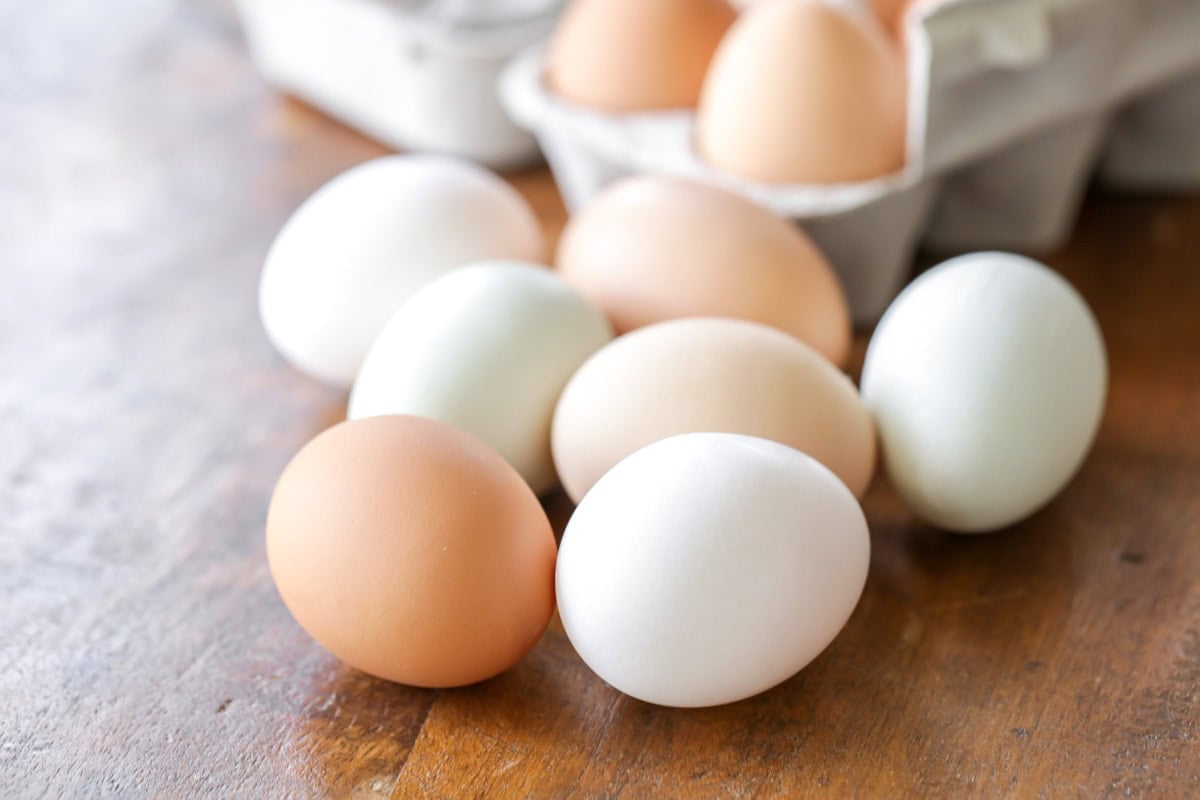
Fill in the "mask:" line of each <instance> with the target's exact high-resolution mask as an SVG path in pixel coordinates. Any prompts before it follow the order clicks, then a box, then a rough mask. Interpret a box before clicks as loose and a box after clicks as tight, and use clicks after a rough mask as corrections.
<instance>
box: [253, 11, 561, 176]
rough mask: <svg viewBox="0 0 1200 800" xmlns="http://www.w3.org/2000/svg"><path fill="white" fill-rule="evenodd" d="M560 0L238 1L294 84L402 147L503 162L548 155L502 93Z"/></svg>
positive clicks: (281, 82)
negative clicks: (510, 64) (507, 107)
mask: <svg viewBox="0 0 1200 800" xmlns="http://www.w3.org/2000/svg"><path fill="white" fill-rule="evenodd" d="M561 5H562V0H238V6H239V11H240V15H241V18H242V22H243V26H244V28H245V32H246V37H247V40H248V43H249V45H250V51H251V54H252V56H253V58H254V60H255V62H256V63H257V65H258V67H259V69H260V70H261V71H262V73H263V74H264V75H265V76H266V77H267V78H268V79H269V80H271V81H272V82H273V83H275V84H276V85H278V86H280V87H281V88H283V89H284V90H286V91H288V92H290V93H293V94H295V95H296V96H298V97H300V98H302V99H304V100H305V101H307V102H310V103H312V104H313V105H314V106H316V107H318V108H320V109H322V110H323V111H325V112H327V113H329V114H331V115H332V116H334V117H336V118H338V119H340V120H341V121H343V122H345V123H347V124H349V125H351V126H352V127H355V128H357V129H359V130H361V131H362V132H364V133H366V134H368V135H369V136H372V137H373V138H375V139H378V140H379V141H381V142H383V143H384V144H387V145H390V146H392V147H397V148H401V149H415V150H429V151H435V152H441V153H447V154H450V155H456V156H462V157H465V158H470V159H472V160H475V161H479V162H481V163H484V164H487V165H489V166H492V167H497V168H504V167H514V166H520V165H524V164H527V163H529V162H531V161H533V160H536V158H537V156H538V150H537V143H536V142H535V141H534V138H533V137H532V136H531V135H530V134H529V133H528V132H527V131H525V130H524V129H523V128H521V127H518V126H517V125H515V124H514V123H513V122H512V120H511V119H510V118H509V116H508V114H507V113H506V112H505V111H504V109H503V108H502V107H501V105H500V102H499V100H498V98H497V96H496V82H497V80H498V77H499V75H500V72H501V70H502V68H503V66H504V64H505V63H506V62H507V61H508V60H509V59H510V58H511V57H512V56H513V55H514V54H515V53H517V52H518V51H520V50H521V49H523V48H525V47H527V46H529V45H530V44H531V43H533V42H536V41H538V40H540V39H542V38H544V37H545V36H546V35H548V33H549V32H550V31H551V30H552V28H553V26H554V21H555V18H556V16H557V13H558V11H559V8H560V6H561Z"/></svg>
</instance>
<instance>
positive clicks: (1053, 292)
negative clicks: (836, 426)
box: [862, 253, 1108, 533]
mask: <svg viewBox="0 0 1200 800" xmlns="http://www.w3.org/2000/svg"><path fill="white" fill-rule="evenodd" d="M1107 372H1108V370H1107V360H1106V358H1105V353H1104V341H1103V338H1102V336H1101V333H1100V328H1099V326H1098V325H1097V323H1096V320H1095V318H1094V317H1093V316H1092V313H1091V311H1090V310H1089V309H1088V306H1087V304H1086V303H1085V302H1084V300H1083V299H1082V298H1081V297H1080V296H1079V294H1078V292H1076V291H1075V290H1074V289H1073V288H1072V287H1071V285H1070V284H1068V283H1067V282H1066V281H1065V280H1063V279H1062V278H1061V277H1060V276H1059V275H1057V274H1056V273H1054V272H1052V271H1050V270H1049V269H1047V268H1046V267H1044V266H1042V265H1041V264H1039V263H1037V262H1036V261H1033V260H1031V259H1028V258H1024V257H1021V256H1016V255H1011V254H1007V253H975V254H971V255H966V256H962V257H959V258H955V259H952V260H950V261H947V262H946V263H944V264H942V265H940V266H938V267H935V268H934V269H931V270H929V271H928V272H926V273H925V274H923V275H922V276H921V277H919V278H918V279H917V280H916V281H914V282H913V283H912V284H911V285H910V286H909V287H908V288H907V289H905V290H904V292H902V293H901V294H900V296H899V297H897V298H896V300H895V301H894V302H893V303H892V305H891V307H890V308H889V309H888V310H887V312H886V313H885V314H884V316H883V318H882V320H880V322H879V326H878V328H876V330H875V333H874V335H873V336H872V337H871V342H870V345H869V347H868V350H867V356H866V363H865V365H864V367H863V378H862V394H863V399H864V401H865V402H866V404H867V406H868V408H870V410H871V412H872V414H874V416H875V421H876V424H877V425H878V428H879V436H880V440H881V444H882V449H883V455H884V460H885V463H886V465H887V471H888V474H889V476H890V477H891V481H892V483H893V484H894V485H895V487H896V490H897V491H898V492H899V493H900V495H901V496H902V497H903V498H904V500H905V501H906V502H907V503H908V505H909V506H910V507H911V508H912V509H913V510H914V511H916V512H917V513H918V514H919V515H920V516H922V517H924V518H925V519H926V520H928V521H929V522H931V523H933V524H934V525H937V526H939V527H942V528H945V529H947V530H951V531H958V532H961V533H976V532H982V531H990V530H995V529H997V528H1002V527H1004V526H1007V525H1011V524H1012V523H1014V522H1017V521H1018V520H1020V519H1022V518H1024V517H1026V516H1028V515H1029V514H1031V513H1033V512H1034V511H1036V510H1037V509H1038V508H1040V507H1041V506H1043V505H1045V504H1046V503H1047V502H1049V501H1050V500H1051V499H1052V498H1053V497H1054V496H1055V495H1056V494H1058V493H1059V492H1060V491H1061V490H1062V488H1063V487H1064V486H1065V485H1066V484H1067V482H1068V481H1069V480H1070V479H1071V476H1072V475H1074V473H1075V472H1076V470H1078V468H1079V466H1080V464H1081V462H1082V461H1083V459H1084V457H1085V455H1086V454H1087V451H1088V449H1089V448H1090V447H1091V443H1092V441H1093V439H1094V438H1095V435H1096V431H1097V428H1098V427H1099V424H1100V419H1101V416H1102V415H1103V411H1104V398H1105V394H1106V386H1107Z"/></svg>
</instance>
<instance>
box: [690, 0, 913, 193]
mask: <svg viewBox="0 0 1200 800" xmlns="http://www.w3.org/2000/svg"><path fill="white" fill-rule="evenodd" d="M695 139H696V141H695V144H696V148H697V151H698V153H699V155H700V156H701V157H702V158H704V159H705V160H707V161H709V162H711V163H712V164H713V165H715V166H717V167H719V168H720V169H722V170H725V171H727V172H729V173H731V174H733V175H736V176H739V177H742V178H747V179H751V180H756V181H763V182H767V183H818V184H820V183H845V182H852V181H865V180H869V179H872V178H878V177H880V176H883V175H888V174H891V173H894V172H896V171H898V170H900V169H901V168H902V167H903V165H904V141H905V77H904V68H903V65H902V63H901V61H900V57H899V54H898V53H897V51H896V49H895V47H894V46H893V45H892V44H891V42H890V41H889V40H888V39H887V37H886V35H885V34H884V33H883V31H882V30H881V29H878V26H877V25H875V24H873V23H872V24H867V23H866V22H865V21H863V20H859V19H856V18H855V17H854V16H852V15H851V14H848V13H847V12H845V11H842V10H840V9H837V8H834V7H832V6H830V5H828V4H826V3H823V2H820V0H774V1H773V2H769V3H762V4H757V5H754V6H753V7H751V8H750V9H748V10H747V11H745V12H743V13H742V15H741V17H740V18H739V20H738V22H737V23H736V24H735V25H734V26H733V27H732V28H731V29H730V31H729V33H728V35H726V37H725V38H724V40H723V41H722V42H721V46H720V48H718V50H717V53H716V55H715V56H714V57H713V62H712V66H711V67H710V68H709V71H708V76H707V78H706V80H705V82H704V89H703V92H702V94H701V98H700V103H699V107H698V109H697V116H696V128H695Z"/></svg>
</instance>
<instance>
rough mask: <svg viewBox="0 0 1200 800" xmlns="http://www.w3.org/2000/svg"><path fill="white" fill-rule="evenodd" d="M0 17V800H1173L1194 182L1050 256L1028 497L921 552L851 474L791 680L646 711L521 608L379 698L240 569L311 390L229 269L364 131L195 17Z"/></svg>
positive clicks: (1195, 383) (1193, 326)
mask: <svg viewBox="0 0 1200 800" xmlns="http://www.w3.org/2000/svg"><path fill="white" fill-rule="evenodd" d="M0 21H3V22H4V23H5V24H4V25H3V26H0V144H2V145H3V146H2V147H0V279H2V280H0V715H2V716H0V797H4V798H20V797H26V796H43V795H48V796H66V797H81V796H106V797H143V796H166V797H193V796H205V797H317V796H336V797H377V796H393V797H416V796H428V797H452V796H453V797H464V796H481V795H490V796H497V795H506V796H533V797H566V796H578V797H600V796H605V797H651V796H654V797H672V796H679V797H683V796H772V795H786V796H805V795H813V796H844V795H851V794H857V795H858V796H863V797H899V796H914V797H917V796H922V797H932V796H950V797H963V796H983V797H995V796H1005V795H1010V796H1019V797H1039V796H1044V797H1097V796H1113V797H1124V796H1156V797H1188V796H1192V797H1194V796H1200V742H1198V741H1197V736H1198V733H1200V732H1198V729H1197V728H1198V721H1200V706H1198V704H1200V685H1198V683H1200V584H1197V576H1198V575H1200V491H1198V490H1200V200H1198V199H1196V198H1190V199H1188V198H1175V199H1172V198H1166V197H1161V198H1160V197H1141V198H1134V197H1117V196H1107V195H1101V194H1096V195H1093V196H1092V197H1091V198H1090V199H1089V201H1088V204H1087V207H1086V209H1085V211H1084V214H1083V218H1082V221H1081V223H1080V227H1079V230H1078V233H1077V235H1076V237H1075V239H1074V241H1073V242H1072V244H1071V245H1070V246H1069V247H1068V248H1067V249H1066V250H1064V251H1063V252H1062V253H1060V254H1058V255H1057V256H1055V257H1053V258H1052V259H1051V262H1052V263H1053V264H1054V265H1055V266H1056V267H1058V268H1060V269H1061V270H1062V271H1063V272H1064V273H1065V274H1066V275H1067V276H1068V278H1069V279H1070V280H1071V281H1072V282H1073V283H1074V284H1075V285H1076V286H1077V287H1079V289H1080V290H1081V291H1082V293H1083V294H1084V296H1085V297H1086V298H1087V299H1088V300H1089V301H1090V302H1091V303H1092V305H1093V306H1094V308H1095V310H1096V313H1097V315H1098V317H1099V319H1100V322H1101V325H1102V326H1103V329H1104V331H1105V333H1106V335H1107V339H1108V345H1109V353H1110V358H1111V367H1112V385H1111V396H1110V402H1109V406H1108V412H1107V414H1106V417H1105V420H1104V424H1103V428H1102V430H1101V434H1100V438H1099V442H1098V444H1097V446H1096V449H1095V451H1094V453H1093V454H1092V456H1091V458H1090V459H1089V460H1088V461H1087V463H1086V465H1085V466H1084V468H1083V470H1082V472H1081V473H1080V475H1079V476H1078V477H1077V479H1076V480H1075V481H1074V482H1073V483H1072V484H1071V485H1070V487H1069V489H1068V490H1067V491H1066V493H1065V494H1063V495H1062V497H1061V498H1059V499H1058V500H1057V501H1056V502H1055V503H1053V505H1051V506H1050V507H1049V508H1047V509H1046V510H1045V511H1043V512H1042V513H1039V514H1038V515H1036V516H1035V517H1034V518H1032V519H1031V520H1029V521H1028V522H1026V523H1024V524H1022V525H1019V526H1018V527H1016V528H1014V529H1012V530H1009V531H1007V532H1004V533H1001V534H997V535H992V536H985V537H978V538H958V537H953V536H947V535H943V534H940V533H938V532H935V531H932V530H928V529H925V528H923V527H922V526H920V525H919V524H917V523H915V522H914V521H913V520H912V519H911V518H910V516H909V515H908V513H907V512H906V511H905V510H904V508H903V507H902V506H901V505H900V504H899V503H898V501H897V500H896V498H895V497H894V495H893V494H892V492H891V491H890V490H889V489H888V487H887V485H886V482H885V481H884V480H882V479H880V480H877V481H876V485H875V486H874V487H873V489H872V490H871V492H870V493H869V495H868V496H867V498H866V502H865V507H866V511H867V516H868V519H869V521H870V525H871V535H872V542H873V547H874V554H873V558H872V564H871V573H870V578H869V581H868V584H867V590H866V594H865V596H864V597H863V600H862V603H861V605H860V606H859V608H858V609H857V611H856V612H855V613H854V616H853V618H852V619H851V621H850V623H849V625H848V626H847V628H846V630H845V631H844V633H843V634H842V635H841V636H840V637H839V638H838V639H837V641H836V642H835V643H834V644H833V645H832V647H830V648H829V650H828V651H827V652H826V653H825V654H823V655H822V656H821V657H820V658H819V659H818V660H817V661H816V662H815V663H814V664H813V665H812V666H810V667H809V668H808V669H807V670H805V671H804V672H803V673H802V674H801V675H800V676H798V677H796V678H794V679H792V680H790V681H788V682H787V683H785V684H784V685H782V686H781V687H779V688H777V689H775V690H773V691H771V692H768V693H767V694H765V695H762V696H760V697H757V698H754V699H752V700H748V701H746V702H742V703H738V704H735V705H732V706H727V707H723V708H716V709H709V710H701V711H675V710H667V709H662V708H655V707H651V706H648V705H645V704H642V703H639V702H636V701H633V700H630V699H628V698H625V697H622V696H621V695H619V694H618V693H617V692H615V691H614V690H612V689H610V688H608V687H606V686H605V685H604V684H603V683H602V682H601V681H600V680H598V679H597V678H595V677H594V676H593V675H591V674H590V673H589V672H588V670H587V669H586V668H585V667H584V666H583V664H582V663H581V662H580V661H579V659H578V658H577V656H576V655H575V654H574V652H573V651H572V649H571V647H570V645H569V643H568V642H567V641H566V639H565V638H564V636H563V634H562V631H561V628H560V627H558V626H557V624H555V625H554V626H553V627H552V629H551V630H550V631H549V632H548V634H547V635H546V637H545V639H544V640H543V641H542V642H541V643H540V644H539V645H538V647H537V648H536V649H535V650H534V651H533V652H532V653H531V654H530V655H529V656H528V657H527V658H526V659H525V660H524V661H522V662H521V663H520V664H519V665H518V666H517V667H516V668H514V669H513V670H511V671H510V672H508V673H506V674H504V675H502V676H501V677H499V678H496V679H494V680H491V681H488V682H486V683H484V684H481V685H478V686H474V687H471V688H467V689H462V690H455V691H443V692H435V691H423V690H417V689H409V688H405V687H401V686H395V685H390V684H387V683H385V682H382V681H379V680H374V679H371V678H368V677H365V676H363V675H361V674H358V673H356V672H354V671H352V670H349V669H346V668H344V667H342V666H340V665H339V664H338V662H337V661H335V660H334V659H333V658H332V657H330V656H329V655H327V654H326V653H324V652H323V651H322V650H321V649H320V648H319V647H317V646H316V645H315V644H313V643H312V642H311V641H310V640H309V639H308V638H307V637H306V636H305V635H304V634H303V633H302V632H301V630H300V629H299V628H298V627H297V626H296V625H295V624H294V623H293V622H292V620H291V619H290V617H289V616H288V614H287V612H286V610H285V609H284V607H283V605H282V604H281V603H280V601H279V599H278V597H277V596H276V594H275V591H274V589H273V588H272V585H271V582H270V579H269V576H268V572H267V567H266V562H265V558H264V548H263V521H264V514H265V509H266V504H267V499H268V496H269V493H270V491H271V487H272V484H273V482H274V480H275V478H276V476H277V475H278V473H279V472H280V470H281V469H282V467H283V465H284V464H285V463H286V461H287V460H288V458H289V457H290V456H291V454H292V453H294V452H295V451H296V450H297V448H299V447H300V446H301V445H302V444H303V443H304V441H305V440H307V439H308V438H309V437H311V436H312V435H313V434H315V433H316V432H318V431H319V430H321V429H322V428H324V427H326V426H328V425H329V424H331V423H333V422H335V421H336V420H338V419H339V418H340V417H341V415H342V414H343V411H344V402H345V397H344V396H343V395H342V394H340V393H337V392H334V391H330V390H328V389H324V388H321V387H320V386H317V385H315V384H313V383H311V382H309V381H308V380H306V379H304V378H303V377H302V376H301V375H299V374H297V373H296V372H294V371H293V370H292V369H290V368H289V367H288V366H286V365H285V364H284V363H282V362H281V361H280V359H279V358H278V357H277V356H276V355H275V354H274V353H273V352H272V350H271V348H270V347H269V345H268V344H267V342H266V340H265V339H264V336H263V334H262V333H261V331H260V328H259V323H258V318H257V313H256V286H257V280H258V271H259V268H260V265H261V262H262V259H263V256H264V253H265V251H266V248H267V245H268V243H269V242H270V240H271V237H272V235H273V234H274V232H275V231H276V229H277V228H278V226H279V225H280V224H281V223H282V222H283V220H284V219H285V218H286V216H287V215H288V213H289V212H290V211H291V210H292V209H293V208H294V207H295V206H296V205H297V204H298V203H299V202H300V200H301V199H302V198H303V197H304V196H305V195H307V194H308V193H309V192H311V191H312V190H313V189H315V188H316V187H317V186H319V185H320V184H321V183H322V182H324V181H326V180H327V179H328V178H330V177H331V176H333V175H334V174H336V173H337V172H338V171H340V170H342V169H343V168H345V167H347V166H350V165H352V164H354V163H357V162H359V161H362V160H364V159H366V158H368V157H371V156H374V155H377V154H379V153H380V152H382V150H381V148H379V147H378V146H377V145H374V144H372V143H370V142H368V141H366V140H364V139H362V138H360V137H359V136H357V135H355V134H353V133H350V132H348V131H347V130H345V129H343V128H341V127H339V126H338V125H336V124H335V123H333V122H330V121H329V120H327V119H325V118H324V117H322V116H321V115H319V114H318V113H316V112H314V111H312V110H311V109H308V108H306V107H304V106H302V105H300V104H297V103H294V102H291V101H287V100H285V99H283V98H281V97H280V96H279V95H278V94H277V93H275V92H274V91H272V90H270V89H269V88H268V87H266V86H265V85H264V84H263V82H262V81H261V80H260V79H259V78H258V77H257V76H256V75H255V73H254V71H253V69H252V67H251V65H250V64H249V63H248V62H247V59H246V56H245V53H244V46H243V42H242V39H241V35H240V33H239V30H238V27H237V23H236V19H235V17H234V15H233V13H232V10H231V8H230V7H229V6H228V5H226V4H223V3H212V2H201V1H200V0H197V1H196V2H191V3H184V2H167V1H166V0H141V1H139V0H120V1H119V2H116V1H115V0H114V2H105V3H97V2H93V1H92V0H64V1H63V2H56V3H26V4H23V5H18V4H8V5H7V6H6V7H5V10H4V11H3V12H2V13H0ZM515 182H516V183H517V185H518V186H519V187H520V188H521V190H522V191H524V192H525V193H526V194H527V195H528V196H529V197H530V198H531V199H532V200H533V202H534V204H535V205H536V206H537V208H538V209H539V211H540V213H541V214H542V216H543V218H544V219H545V221H546V223H547V225H548V227H549V228H551V229H555V228H557V227H558V226H560V225H561V222H562V219H563V211H562V208H561V206H560V204H559V201H558V199H557V196H556V194H555V192H554V189H553V184H552V182H551V181H550V179H549V177H548V175H547V174H546V173H544V172H533V173H530V174H526V175H520V176H516V177H515ZM862 344H863V341H862V337H861V336H860V337H859V342H858V352H859V355H860V356H861V349H862ZM550 505H551V511H552V513H553V515H554V516H555V518H556V519H558V520H559V521H561V520H562V519H563V518H564V517H565V514H566V513H567V511H568V510H569V509H568V507H567V504H566V502H565V501H564V500H562V499H558V500H554V501H552V502H551V504H550Z"/></svg>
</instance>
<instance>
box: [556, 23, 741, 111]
mask: <svg viewBox="0 0 1200 800" xmlns="http://www.w3.org/2000/svg"><path fill="white" fill-rule="evenodd" d="M736 17H737V11H736V10H735V9H734V8H733V6H731V5H730V4H729V3H728V2H726V0H575V1H574V2H573V3H571V5H570V6H569V7H568V8H567V10H566V12H565V13H564V14H563V16H562V19H561V20H560V21H559V23H558V28H557V29H556V30H555V32H554V36H553V38H552V39H551V42H550V50H549V54H548V60H547V66H546V81H547V84H548V85H549V86H550V88H551V89H552V90H553V91H554V92H556V93H557V94H559V95H560V96H562V97H563V98H565V99H567V100H570V101H573V102H575V103H578V104H580V105H585V106H590V107H592V108H597V109H602V110H604V111H639V110H648V109H668V108H691V107H694V106H695V105H696V101H697V99H698V98H699V96H700V86H701V84H702V83H703V82H704V73H705V71H706V70H707V69H708V63H709V61H710V60H711V59H712V54H713V51H714V50H716V47H717V44H718V42H720V40H721V37H722V36H723V35H724V34H725V31H726V30H727V29H728V28H729V26H730V25H731V24H732V23H733V20H734V19H735V18H736Z"/></svg>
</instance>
